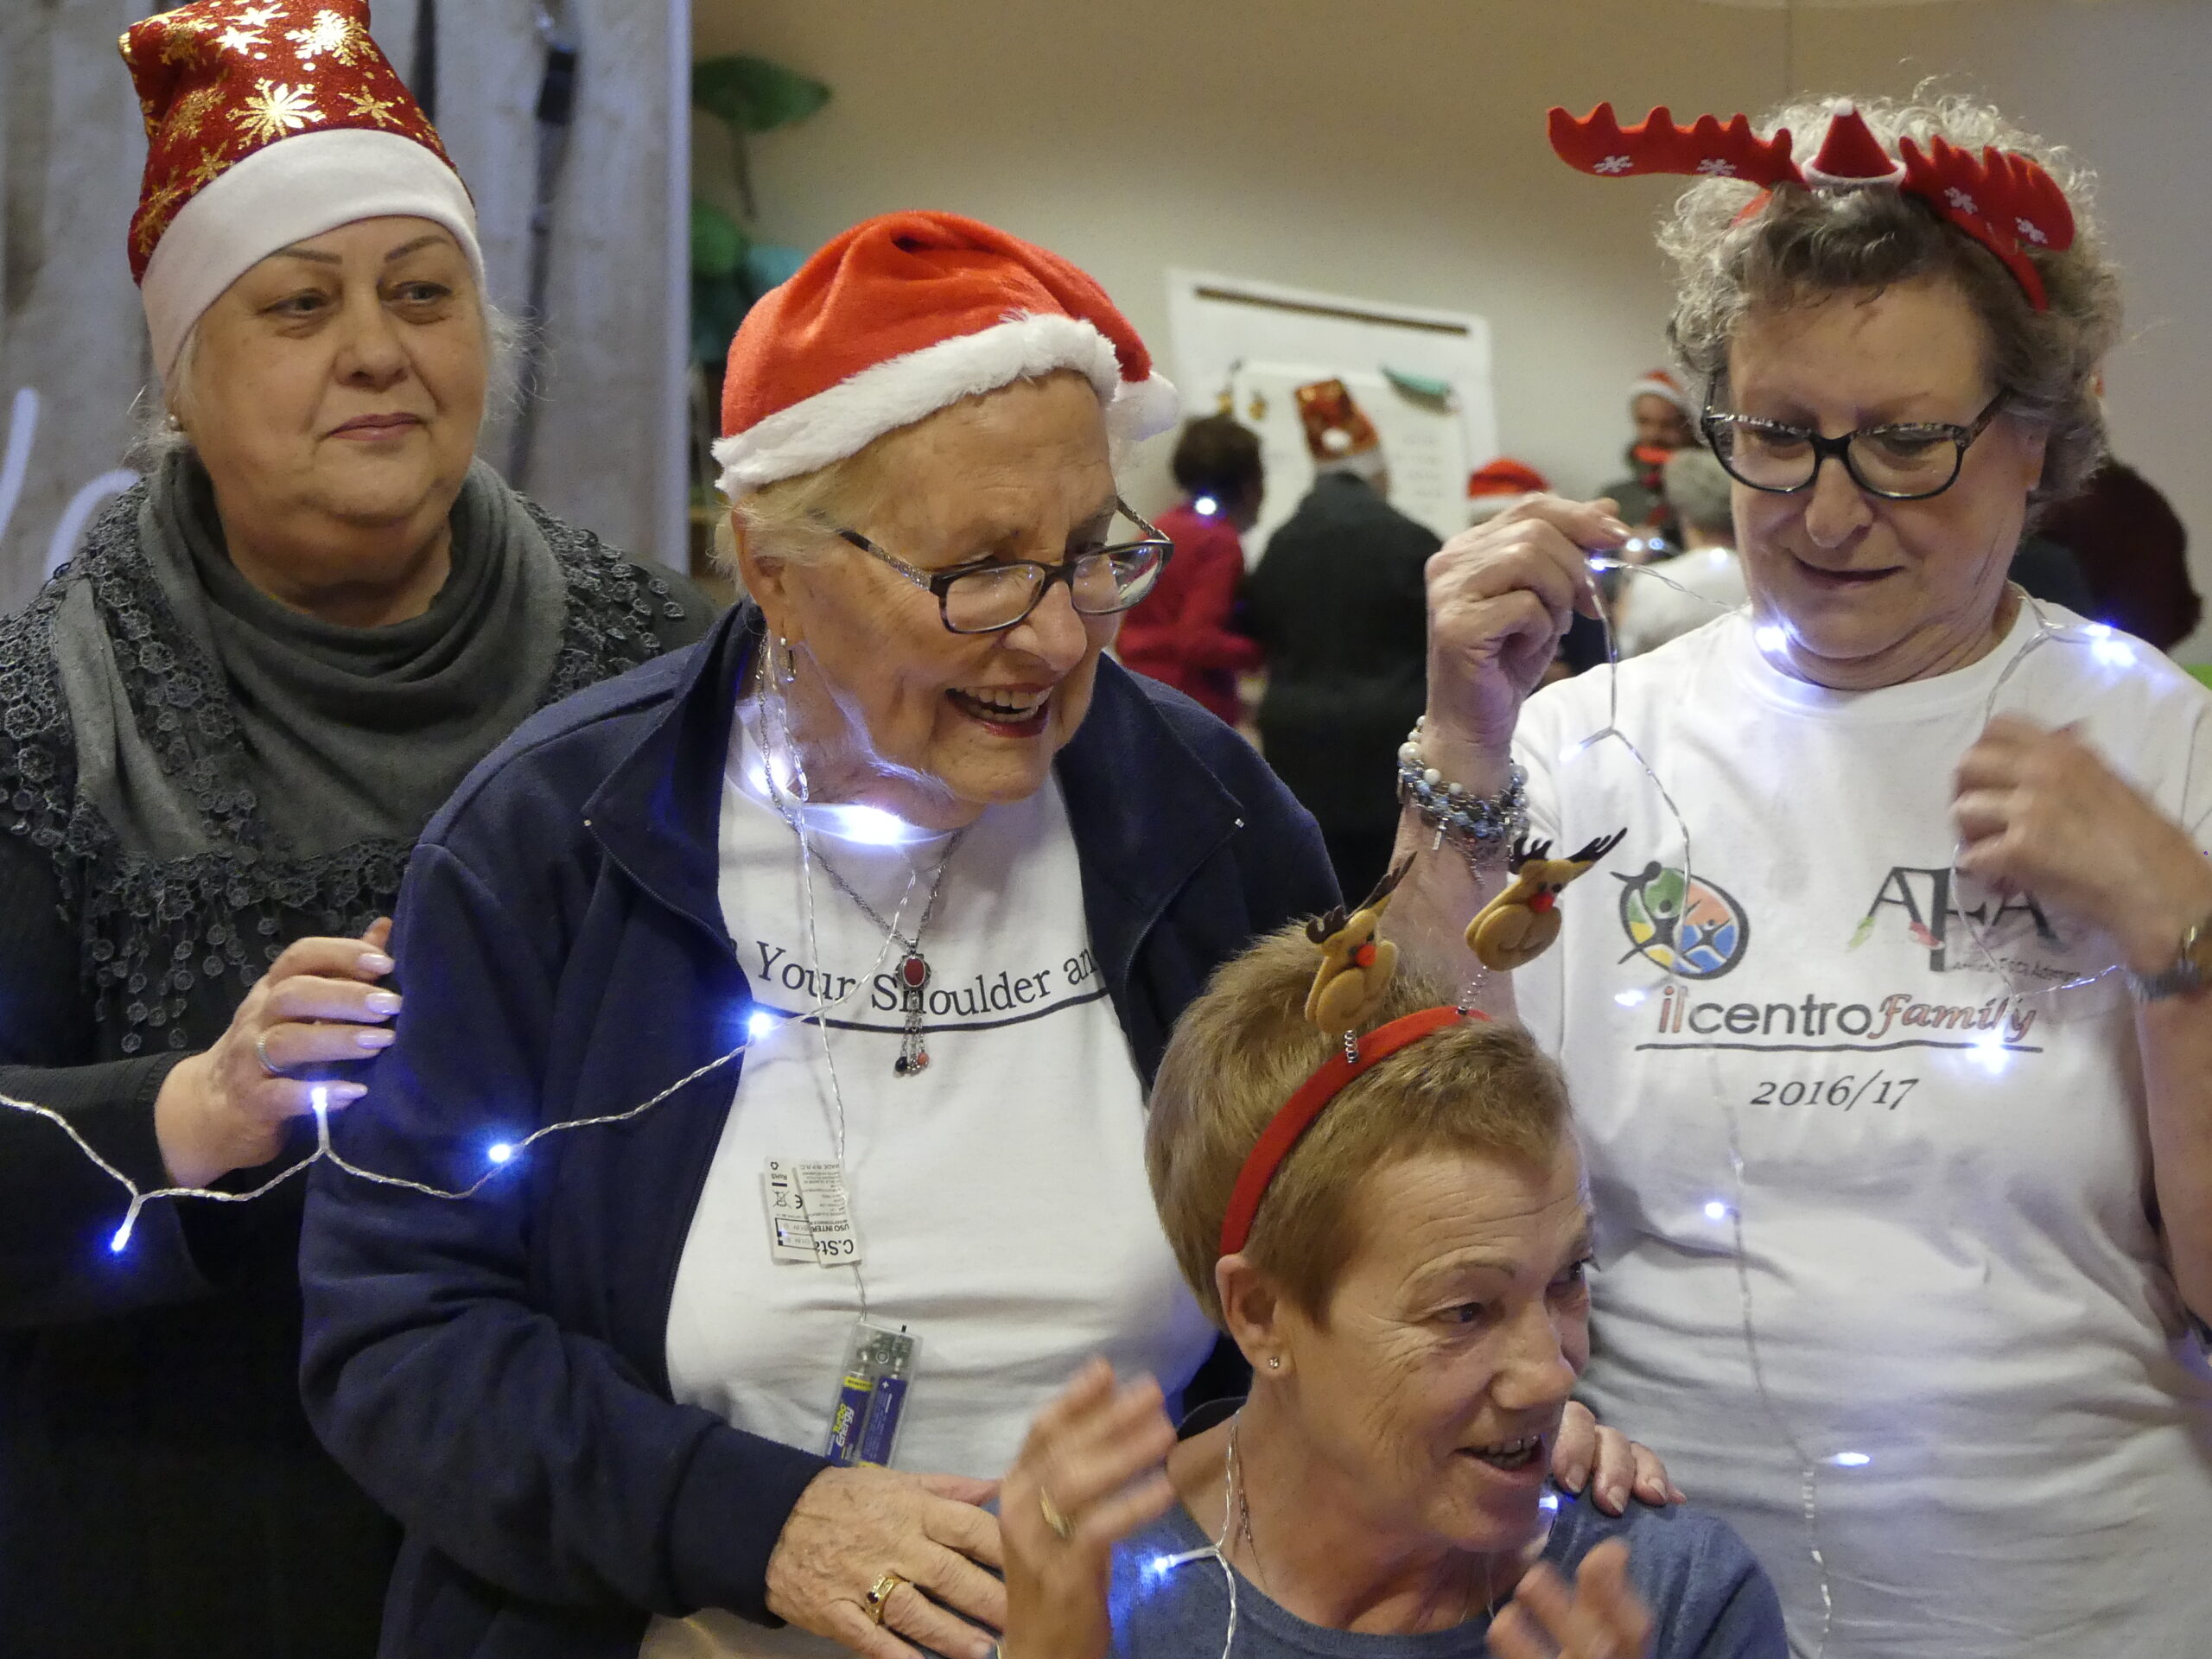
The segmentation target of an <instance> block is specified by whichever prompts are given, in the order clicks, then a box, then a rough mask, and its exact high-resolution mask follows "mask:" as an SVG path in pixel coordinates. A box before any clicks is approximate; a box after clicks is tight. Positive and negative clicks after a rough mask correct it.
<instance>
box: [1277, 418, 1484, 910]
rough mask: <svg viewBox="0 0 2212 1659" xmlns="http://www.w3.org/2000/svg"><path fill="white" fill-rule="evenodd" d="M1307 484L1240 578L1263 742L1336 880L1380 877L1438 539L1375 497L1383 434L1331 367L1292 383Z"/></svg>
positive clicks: (1352, 888) (1360, 884)
mask: <svg viewBox="0 0 2212 1659" xmlns="http://www.w3.org/2000/svg"><path fill="white" fill-rule="evenodd" d="M1297 396H1298V409H1299V415H1300V419H1301V420H1302V421H1303V422H1304V423H1305V427H1306V448H1307V450H1308V452H1309V453H1311V454H1312V455H1313V469H1314V473H1315V477H1314V480H1313V489H1312V491H1311V492H1309V493H1308V494H1307V495H1306V499H1304V500H1303V501H1301V502H1300V503H1299V504H1298V511H1297V512H1294V513H1293V514H1292V515H1291V516H1290V517H1289V518H1287V520H1285V521H1284V523H1283V525H1282V527H1281V529H1280V530H1278V531H1275V533H1274V535H1273V536H1272V537H1268V547H1267V555H1266V556H1265V557H1263V558H1262V560H1261V561H1260V563H1259V565H1258V567H1257V568H1256V569H1255V570H1254V571H1253V572H1252V575H1251V577H1250V580H1249V582H1248V583H1247V585H1246V594H1247V602H1248V606H1249V612H1248V614H1249V621H1250V624H1251V628H1252V632H1253V635H1254V637H1255V639H1258V640H1259V642H1260V649H1261V650H1262V652H1264V653H1265V654H1266V656H1267V660H1268V690H1267V694H1266V695H1265V696H1263V697H1262V698H1261V700H1260V720H1259V725H1260V743H1261V747H1262V748H1263V749H1265V750H1266V752H1267V756H1268V764H1269V765H1270V766H1273V767H1274V770H1275V773H1276V775H1277V776H1278V777H1280V778H1281V779H1282V780H1283V782H1284V783H1286V784H1287V785H1290V792H1291V793H1292V794H1294V795H1295V796H1297V797H1298V798H1299V800H1300V802H1301V803H1302V804H1304V805H1305V807H1306V810H1308V811H1310V812H1312V813H1313V816H1314V817H1315V818H1316V819H1318V820H1319V823H1320V825H1321V835H1322V838H1323V839H1324V840H1325V841H1326V842H1327V843H1328V848H1329V859H1330V861H1331V862H1332V864H1334V865H1335V866H1336V870H1337V880H1338V884H1339V885H1340V886H1341V887H1343V889H1344V891H1345V892H1346V893H1365V892H1367V891H1368V889H1369V888H1370V887H1373V886H1374V885H1375V883H1376V881H1377V880H1380V879H1381V877H1382V875H1383V871H1384V870H1385V869H1386V868H1388V867H1389V861H1390V845H1391V842H1392V841H1393V839H1394V838H1395V836H1396V834H1397V828H1398V785H1397V769H1398V746H1399V745H1400V744H1402V743H1403V742H1404V741H1406V733H1407V731H1408V728H1411V727H1412V725H1413V723H1414V721H1416V720H1418V719H1419V718H1420V717H1421V709H1422V707H1423V705H1424V703H1425V702H1426V701H1427V684H1428V672H1427V651H1428V611H1427V584H1426V582H1425V580H1424V569H1425V567H1426V566H1427V563H1428V559H1429V556H1430V555H1431V554H1433V553H1434V552H1435V551H1436V550H1437V549H1438V548H1439V547H1440V545H1442V543H1440V541H1439V540H1438V539H1437V537H1436V535H1435V534H1434V532H1433V531H1430V530H1429V529H1428V528H1427V526H1426V525H1424V524H1418V523H1416V522H1414V520H1413V519H1411V518H1408V517H1407V516H1406V515H1405V514H1404V513H1402V512H1399V511H1398V510H1397V509H1396V508H1395V507H1393V506H1392V505H1390V504H1389V500H1388V499H1385V498H1386V497H1387V496H1388V495H1389V488H1390V475H1389V468H1388V467H1386V466H1385V465H1384V462H1383V445H1382V441H1381V440H1380V439H1379V438H1378V437H1377V436H1376V432H1375V428H1374V426H1373V425H1372V424H1371V423H1370V422H1369V420H1368V418H1367V416H1366V415H1365V414H1364V413H1363V412H1362V410H1361V409H1360V407H1359V405H1358V404H1356V403H1354V402H1353V401H1352V397H1351V392H1350V391H1347V390H1346V389H1345V387H1344V382H1343V381H1341V380H1319V381H1316V382H1314V383H1313V385H1306V386H1300V388H1299V389H1298V394H1297Z"/></svg>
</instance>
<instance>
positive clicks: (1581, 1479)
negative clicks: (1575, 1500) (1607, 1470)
mask: <svg viewBox="0 0 2212 1659" xmlns="http://www.w3.org/2000/svg"><path fill="white" fill-rule="evenodd" d="M1553 1478H1554V1479H1555V1480H1557V1481H1558V1482H1559V1484H1560V1485H1562V1486H1564V1487H1566V1488H1567V1491H1570V1492H1579V1491H1581V1490H1582V1489H1583V1487H1584V1486H1586V1484H1589V1480H1590V1471H1588V1470H1587V1469H1563V1470H1561V1471H1560V1472H1559V1473H1558V1474H1557V1475H1555V1476H1554V1477H1553Z"/></svg>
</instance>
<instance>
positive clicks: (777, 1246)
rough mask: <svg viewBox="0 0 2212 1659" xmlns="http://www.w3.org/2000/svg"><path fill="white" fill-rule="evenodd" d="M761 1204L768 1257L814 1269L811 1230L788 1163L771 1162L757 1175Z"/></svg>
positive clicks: (795, 1174)
mask: <svg viewBox="0 0 2212 1659" xmlns="http://www.w3.org/2000/svg"><path fill="white" fill-rule="evenodd" d="M760 1198H761V1203H762V1205H764V1207H765V1208H766V1210H767V1212H768V1255H769V1257H770V1259H771V1260H772V1261H777V1262H806V1263H807V1264H809V1265H810V1266H811V1265H813V1263H814V1260H815V1256H814V1230H813V1229H812V1228H811V1227H810V1226H808V1225H807V1222H806V1200H805V1199H804V1198H801V1197H800V1196H799V1191H798V1174H797V1173H795V1172H794V1170H793V1169H792V1166H791V1162H790V1160H787V1159H783V1158H771V1159H770V1160H768V1165H767V1167H766V1169H764V1170H762V1171H761V1172H760Z"/></svg>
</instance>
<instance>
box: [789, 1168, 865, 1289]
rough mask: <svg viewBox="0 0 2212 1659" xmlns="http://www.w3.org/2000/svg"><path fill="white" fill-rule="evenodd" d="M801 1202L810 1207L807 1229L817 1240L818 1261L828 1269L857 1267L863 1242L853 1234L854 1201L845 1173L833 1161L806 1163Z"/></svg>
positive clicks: (802, 1170)
mask: <svg viewBox="0 0 2212 1659" xmlns="http://www.w3.org/2000/svg"><path fill="white" fill-rule="evenodd" d="M798 1197H799V1202H800V1203H801V1204H803V1205H805V1206H806V1230H807V1231H808V1232H809V1233H810V1235H812V1236H813V1239H814V1259H815V1260H816V1261H817V1262H819V1263H821V1265H822V1266H823V1267H825V1268H857V1267H858V1266H860V1265H861V1260H862V1257H861V1243H860V1239H859V1236H857V1235H856V1234H855V1232H854V1231H853V1206H852V1201H851V1200H850V1199H849V1198H847V1197H846V1196H845V1172H844V1171H843V1170H842V1169H840V1168H839V1167H838V1166H836V1163H835V1162H834V1161H833V1162H819V1163H802V1164H800V1165H798Z"/></svg>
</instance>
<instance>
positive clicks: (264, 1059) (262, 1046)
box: [253, 1031, 292, 1077]
mask: <svg viewBox="0 0 2212 1659" xmlns="http://www.w3.org/2000/svg"><path fill="white" fill-rule="evenodd" d="M253 1058H255V1059H257V1060H259V1061H260V1062H261V1069H262V1070H263V1071H266V1072H267V1073H268V1074H269V1075H270V1077H290V1076H291V1075H292V1074H291V1073H290V1072H289V1071H286V1070H285V1069H284V1068H283V1066H281V1065H277V1062H276V1061H274V1060H272V1059H270V1058H269V1033H267V1032H265V1031H264V1032H263V1033H261V1035H260V1036H258V1037H257V1038H255V1039H253Z"/></svg>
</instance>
